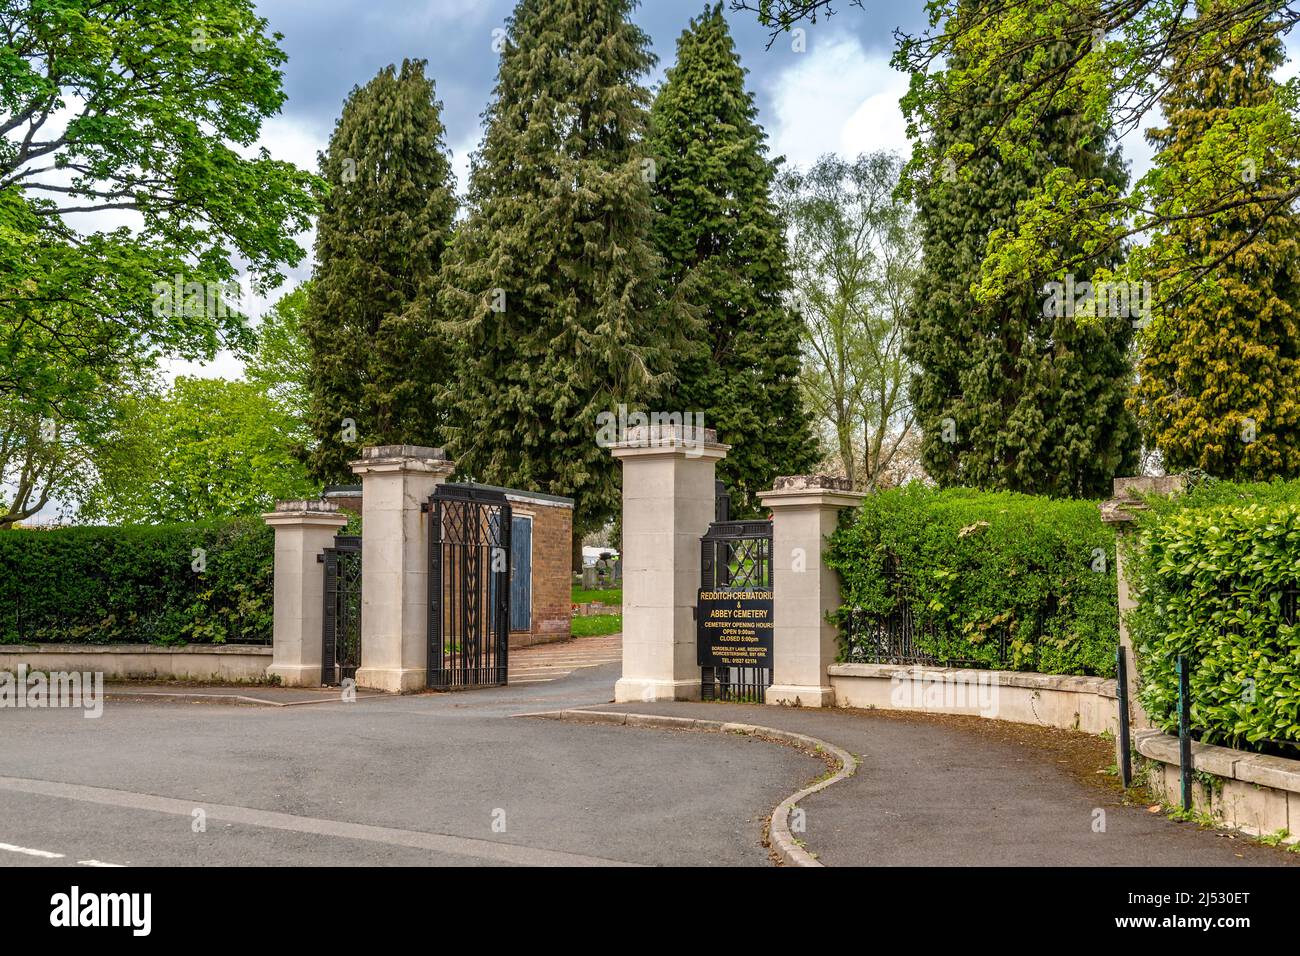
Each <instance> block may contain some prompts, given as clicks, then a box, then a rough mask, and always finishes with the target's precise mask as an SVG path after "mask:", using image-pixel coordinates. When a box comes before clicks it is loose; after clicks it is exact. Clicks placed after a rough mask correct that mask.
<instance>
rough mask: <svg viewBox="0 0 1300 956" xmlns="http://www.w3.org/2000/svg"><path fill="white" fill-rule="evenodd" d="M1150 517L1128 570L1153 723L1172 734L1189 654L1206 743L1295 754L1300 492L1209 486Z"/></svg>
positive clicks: (1154, 508)
mask: <svg viewBox="0 0 1300 956" xmlns="http://www.w3.org/2000/svg"><path fill="white" fill-rule="evenodd" d="M1150 505H1151V508H1150V510H1149V511H1147V512H1145V513H1144V514H1142V515H1141V517H1140V519H1139V537H1138V540H1137V546H1136V547H1135V548H1134V549H1133V555H1132V558H1131V559H1130V558H1127V557H1126V559H1125V566H1126V576H1127V578H1128V580H1129V583H1130V585H1131V586H1132V588H1133V591H1134V595H1135V598H1136V600H1137V607H1135V608H1134V609H1133V610H1132V611H1130V612H1129V614H1128V617H1127V622H1128V626H1129V630H1130V633H1131V634H1132V636H1133V641H1134V645H1135V648H1136V650H1137V660H1138V667H1139V671H1140V674H1141V686H1142V691H1141V695H1142V703H1143V706H1144V707H1145V708H1146V711H1147V714H1148V715H1149V716H1150V717H1151V718H1152V720H1153V721H1155V722H1156V723H1157V724H1158V725H1159V726H1160V727H1161V728H1162V729H1164V730H1166V731H1168V732H1171V733H1173V732H1176V731H1177V706H1178V681H1177V671H1176V666H1177V658H1178V655H1180V654H1185V655H1187V656H1188V658H1189V661H1190V664H1191V670H1190V674H1189V684H1190V689H1191V699H1192V707H1191V711H1190V722H1191V727H1192V731H1193V733H1194V734H1196V735H1197V736H1198V737H1199V738H1200V739H1201V740H1203V741H1205V742H1206V743H1222V744H1226V745H1228V746H1242V745H1243V744H1246V745H1262V744H1266V743H1267V742H1269V741H1273V742H1279V741H1280V742H1287V743H1290V744H1292V745H1295V744H1297V743H1300V627H1298V626H1297V623H1298V622H1297V617H1296V615H1297V610H1296V597H1295V593H1296V590H1297V589H1300V482H1275V483H1272V484H1256V485H1233V484H1230V483H1227V482H1209V483H1206V484H1203V485H1200V486H1198V487H1196V488H1194V489H1193V490H1192V491H1191V492H1189V493H1188V494H1185V495H1178V496H1174V497H1172V498H1168V499H1157V498H1153V499H1151V501H1150ZM1126 553H1127V552H1126ZM1287 590H1290V592H1291V594H1292V596H1291V597H1290V598H1289V599H1286V598H1284V592H1285V591H1287Z"/></svg>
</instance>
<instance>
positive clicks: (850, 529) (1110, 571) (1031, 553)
mask: <svg viewBox="0 0 1300 956" xmlns="http://www.w3.org/2000/svg"><path fill="white" fill-rule="evenodd" d="M1114 539H1115V536H1114V534H1113V533H1112V532H1111V531H1110V530H1109V529H1108V528H1107V527H1106V526H1105V525H1103V524H1102V522H1101V518H1100V514H1099V512H1098V509H1097V503H1096V502H1094V501H1058V500H1053V499H1049V498H1037V497H1031V496H1028V495H1019V494H1012V493H1008V492H987V493H986V492H976V491H969V490H965V489H949V490H944V491H938V490H935V489H932V488H927V487H924V486H922V485H919V484H912V485H909V486H907V487H905V488H899V489H894V490H890V491H884V492H881V493H879V494H874V495H871V496H870V497H868V498H867V499H865V501H864V502H863V504H862V506H861V507H860V508H859V509H857V510H856V511H855V512H852V513H850V514H849V515H848V516H846V518H845V520H843V521H842V522H841V527H840V528H839V530H838V531H837V532H836V533H835V534H834V535H833V536H832V538H831V545H830V549H829V553H828V563H829V564H830V565H831V566H832V567H834V568H835V569H836V570H838V571H839V573H840V577H841V580H842V581H843V585H844V600H845V603H844V605H843V606H842V607H841V608H840V610H839V612H838V623H839V624H840V627H841V634H842V635H844V634H845V633H846V630H847V623H848V619H849V617H850V613H851V609H853V608H860V609H861V610H860V611H858V612H857V613H858V614H859V615H865V616H867V617H871V616H881V617H883V616H885V615H888V614H889V613H890V612H891V611H892V610H893V609H894V607H895V604H896V602H897V601H898V600H899V598H898V597H897V596H896V593H897V592H896V591H895V588H894V585H893V584H892V583H891V581H890V578H889V576H888V574H887V573H886V570H887V566H888V565H891V564H892V566H893V567H894V568H896V570H897V573H898V574H899V576H900V577H901V584H902V589H901V590H902V594H903V598H902V600H904V601H905V602H906V603H907V604H908V605H909V606H910V608H911V612H912V616H913V620H914V622H915V625H916V631H915V632H916V643H917V646H918V649H919V650H920V651H922V652H923V653H925V654H927V655H930V656H932V657H934V658H936V659H938V660H941V661H945V660H962V661H966V660H969V661H975V662H979V663H982V664H985V665H988V666H990V667H1001V668H1010V669H1015V670H1038V671H1042V672H1045V673H1052V674H1093V675H1104V676H1110V675H1113V674H1114V672H1115V647H1116V643H1117V641H1118V629H1119V623H1118V612H1117V608H1116V589H1115V583H1116V582H1115V570H1114V569H1115V560H1114V557H1115V555H1114V548H1115V540H1114ZM1004 645H1005V649H1006V650H1005V659H1003V654H1002V652H1001V648H1002V646H1004ZM860 651H861V649H860V648H855V647H853V646H848V642H846V646H845V648H844V652H843V657H844V658H845V659H848V660H852V659H854V657H855V656H857V655H859V654H860Z"/></svg>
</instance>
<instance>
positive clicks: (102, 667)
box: [0, 644, 271, 681]
mask: <svg viewBox="0 0 1300 956" xmlns="http://www.w3.org/2000/svg"><path fill="white" fill-rule="evenodd" d="M270 663H271V648H270V647H268V646H262V645H256V644H190V645H186V646H184V647H162V646H159V645H156V644H37V645H28V644H3V645H0V670H7V671H14V670H16V669H17V667H18V665H19V664H26V665H27V668H28V670H33V671H44V672H46V673H49V672H51V671H80V672H85V671H90V672H92V673H102V674H103V675H104V676H105V678H106V679H108V680H114V679H133V680H134V679H144V680H220V681H262V680H265V679H266V668H267V666H268V665H269V664H270Z"/></svg>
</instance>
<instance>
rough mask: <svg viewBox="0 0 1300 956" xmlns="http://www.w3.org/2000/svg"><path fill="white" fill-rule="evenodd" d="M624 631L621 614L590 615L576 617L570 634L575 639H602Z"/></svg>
mask: <svg viewBox="0 0 1300 956" xmlns="http://www.w3.org/2000/svg"><path fill="white" fill-rule="evenodd" d="M621 630H623V616H622V615H621V614H589V615H587V616H586V617H575V618H574V619H573V624H572V626H571V629H570V632H569V633H571V634H572V635H573V636H574V637H601V636H603V635H605V634H617V633H618V632H619V631H621Z"/></svg>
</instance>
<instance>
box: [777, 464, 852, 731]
mask: <svg viewBox="0 0 1300 956" xmlns="http://www.w3.org/2000/svg"><path fill="white" fill-rule="evenodd" d="M848 487H849V482H848V480H847V479H845V478H832V477H828V476H826V475H793V476H790V477H783V478H778V479H776V482H775V483H774V485H773V488H772V490H771V491H763V492H760V493H759V495H758V499H759V501H761V502H762V503H763V506H764V507H765V508H768V509H770V510H771V512H772V569H773V573H772V592H773V593H772V623H773V627H774V630H775V632H774V636H773V642H772V665H773V666H772V686H771V687H769V688H768V689H767V702H768V703H769V704H799V705H801V706H804V707H830V706H833V705H834V703H835V692H834V690H833V689H832V688H831V685H830V684H831V682H830V678H829V677H828V676H827V674H826V668H827V667H829V666H830V665H831V664H833V663H835V658H836V656H837V653H838V650H839V635H838V633H837V630H836V628H835V625H834V624H831V623H829V622H828V621H827V620H826V615H827V614H828V613H830V612H831V611H834V610H835V609H836V608H838V607H839V606H840V578H839V575H838V574H837V573H836V572H835V571H833V570H831V569H830V568H828V567H827V566H826V565H825V563H824V562H823V561H822V548H823V547H825V542H826V538H827V537H828V536H829V535H830V534H831V532H833V531H834V530H835V528H836V525H837V524H838V521H839V514H840V512H841V511H842V510H843V509H845V508H853V507H856V506H857V505H858V504H859V503H860V502H861V501H862V499H863V498H865V497H866V494H865V493H863V492H855V491H849V490H848Z"/></svg>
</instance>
